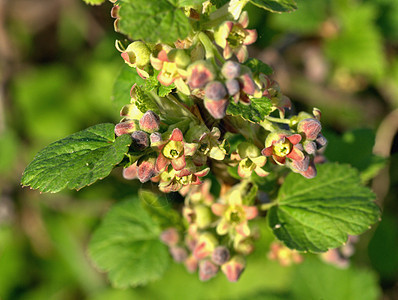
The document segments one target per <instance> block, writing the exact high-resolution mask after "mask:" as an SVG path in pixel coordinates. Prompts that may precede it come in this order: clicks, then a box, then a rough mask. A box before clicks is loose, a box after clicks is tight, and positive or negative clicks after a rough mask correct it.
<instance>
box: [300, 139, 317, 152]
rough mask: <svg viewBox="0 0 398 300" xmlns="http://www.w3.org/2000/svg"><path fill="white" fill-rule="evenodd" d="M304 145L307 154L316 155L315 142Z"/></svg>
mask: <svg viewBox="0 0 398 300" xmlns="http://www.w3.org/2000/svg"><path fill="white" fill-rule="evenodd" d="M303 145H304V150H305V152H307V153H308V154H314V153H315V152H316V150H317V147H316V143H315V142H312V141H305V142H304V144H303Z"/></svg>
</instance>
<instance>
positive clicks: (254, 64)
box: [244, 58, 274, 77]
mask: <svg viewBox="0 0 398 300" xmlns="http://www.w3.org/2000/svg"><path fill="white" fill-rule="evenodd" d="M244 65H245V66H248V67H249V68H250V70H251V71H252V73H253V76H255V77H258V75H259V74H260V73H263V74H265V75H271V74H272V73H273V72H274V71H273V70H272V68H271V67H270V66H269V65H267V64H265V63H263V62H262V61H261V60H259V59H257V58H250V59H248V60H247V61H246V62H245V63H244Z"/></svg>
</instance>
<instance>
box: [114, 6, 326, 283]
mask: <svg viewBox="0 0 398 300" xmlns="http://www.w3.org/2000/svg"><path fill="white" fill-rule="evenodd" d="M212 5H213V4H212V3H211V2H210V1H205V3H204V4H203V5H202V4H198V5H195V6H193V7H190V8H189V10H186V11H185V12H186V14H187V16H189V18H191V20H192V22H199V23H200V22H202V21H203V22H204V23H200V24H202V25H203V26H196V25H198V24H199V23H198V24H196V25H195V26H193V28H194V29H193V30H192V32H191V33H190V34H189V36H188V37H186V38H185V39H183V40H178V41H175V42H174V44H173V43H146V42H144V41H133V42H131V43H130V44H128V45H126V46H124V45H123V44H122V43H121V42H117V43H116V47H117V49H118V50H119V51H120V52H121V57H122V59H123V60H124V62H125V63H126V64H127V65H128V66H130V67H131V68H133V69H135V71H136V72H137V74H138V75H139V76H140V77H142V78H143V79H145V82H146V83H145V84H143V85H140V86H137V85H136V84H134V85H133V87H132V89H131V102H130V103H129V104H127V105H125V106H124V107H123V108H122V110H121V113H120V115H121V117H122V120H121V121H120V122H119V123H118V124H117V125H116V126H115V134H116V135H117V136H120V135H122V134H128V135H130V136H131V139H132V143H131V146H130V150H129V152H128V154H127V158H126V159H125V160H124V169H123V176H124V178H126V179H136V178H137V179H139V180H140V181H141V182H142V183H145V182H148V181H151V182H152V183H157V184H158V188H159V190H160V191H161V192H164V193H172V192H178V193H179V194H180V195H181V196H183V197H185V201H184V204H183V205H182V206H181V207H179V209H180V210H181V215H182V216H183V219H184V226H185V227H184V230H182V229H181V227H182V226H181V227H178V230H177V228H175V227H170V228H164V231H163V233H162V234H161V240H162V241H163V242H164V243H165V244H166V245H167V246H168V247H169V250H170V254H171V256H172V257H173V258H174V260H175V261H176V262H180V263H184V264H185V266H186V268H187V270H188V271H189V272H195V271H197V270H198V271H199V277H200V279H201V280H203V281H205V280H209V279H210V278H212V277H213V276H215V275H216V274H217V273H218V271H219V270H221V272H223V273H224V274H225V275H226V277H227V278H228V279H229V280H230V281H236V280H238V278H239V277H240V275H241V273H242V272H243V270H244V268H245V256H247V255H248V254H250V253H251V252H252V251H253V250H254V241H255V239H256V238H257V237H258V233H257V232H256V230H255V229H254V228H253V226H252V225H251V220H253V219H255V218H256V217H258V216H259V215H260V208H261V207H262V203H261V201H259V199H260V198H261V197H259V196H258V193H257V189H258V185H257V183H256V182H262V183H264V182H267V179H268V178H267V176H268V175H270V174H271V173H273V175H275V174H276V176H283V175H284V174H285V172H283V171H281V170H282V168H281V166H282V167H285V168H286V167H287V168H289V169H290V170H292V171H293V172H296V173H299V174H301V175H302V176H304V177H306V178H313V177H315V176H316V173H317V171H316V166H315V163H319V162H322V161H323V160H324V158H323V156H322V151H323V149H324V147H325V145H326V143H327V141H326V139H325V137H324V136H323V135H322V134H321V129H322V125H321V122H320V111H319V110H317V109H314V111H313V114H312V115H310V114H308V113H305V112H301V113H299V114H298V115H296V116H289V112H290V109H291V106H292V104H291V102H290V99H289V98H288V97H286V96H285V95H283V94H282V92H281V90H280V87H279V85H278V83H277V82H276V81H274V80H273V79H272V78H271V77H270V74H271V72H269V67H268V66H267V65H265V64H264V63H262V62H260V61H258V60H255V59H249V55H248V49H247V46H248V45H250V44H252V43H254V42H255V41H256V38H257V33H256V31H255V30H252V29H248V24H249V20H248V15H247V13H246V12H241V8H239V7H238V6H237V8H236V9H234V10H233V11H228V12H226V10H225V8H223V9H220V10H217V9H216V8H215V7H214V6H212ZM202 14H207V15H206V17H205V18H203V19H201V16H202ZM112 15H113V16H114V17H115V18H116V22H115V27H116V28H117V27H118V6H117V5H116V6H115V8H114V10H113V12H112ZM206 20H207V21H208V22H209V23H211V24H212V25H211V26H207V25H206V24H207V23H206V22H207V21H206ZM220 50H221V51H220ZM132 84H133V83H132ZM210 172H211V173H212V175H215V176H212V177H211V178H212V179H211V180H210V179H204V177H205V176H207V175H208V174H209V173H210ZM276 176H274V177H276ZM209 177H210V176H209ZM239 180H240V182H239ZM211 183H217V184H218V183H219V184H221V187H222V189H221V192H220V193H219V195H217V196H214V195H213V194H212V193H210V186H211ZM250 186H255V188H250ZM249 191H250V192H249ZM262 193H263V194H265V193H264V192H262ZM267 197H268V195H267ZM267 209H268V208H266V209H265V210H267ZM270 258H271V259H278V260H279V261H281V262H282V263H283V264H285V265H287V264H289V263H290V262H292V261H293V262H299V261H300V260H301V256H300V255H299V254H297V253H295V252H292V251H291V250H289V249H287V248H286V247H283V246H282V245H280V244H273V245H272V246H271V252H270Z"/></svg>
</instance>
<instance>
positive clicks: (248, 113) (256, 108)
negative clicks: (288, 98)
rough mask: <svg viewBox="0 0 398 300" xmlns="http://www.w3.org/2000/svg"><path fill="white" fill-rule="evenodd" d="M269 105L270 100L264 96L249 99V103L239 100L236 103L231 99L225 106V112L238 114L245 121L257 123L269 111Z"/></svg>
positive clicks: (233, 114) (232, 114)
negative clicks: (226, 106)
mask: <svg viewBox="0 0 398 300" xmlns="http://www.w3.org/2000/svg"><path fill="white" fill-rule="evenodd" d="M271 106H272V104H271V101H270V100H269V99H268V98H266V97H263V98H254V99H251V104H250V105H245V104H242V103H241V102H238V103H237V104H236V103H234V102H233V101H231V102H230V103H229V105H228V108H227V114H228V115H231V116H240V117H242V118H243V119H245V120H247V121H250V122H253V123H258V122H261V121H263V120H264V118H265V117H266V116H268V115H269V114H270V113H271Z"/></svg>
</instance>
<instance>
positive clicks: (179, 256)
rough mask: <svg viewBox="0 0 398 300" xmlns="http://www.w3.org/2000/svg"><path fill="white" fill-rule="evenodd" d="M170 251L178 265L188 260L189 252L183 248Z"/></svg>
mask: <svg viewBox="0 0 398 300" xmlns="http://www.w3.org/2000/svg"><path fill="white" fill-rule="evenodd" d="M169 251H170V254H171V256H172V257H173V259H174V261H175V262H177V263H181V262H183V261H185V260H186V259H187V258H188V252H187V250H186V249H185V248H183V247H171V248H170V249H169Z"/></svg>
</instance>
